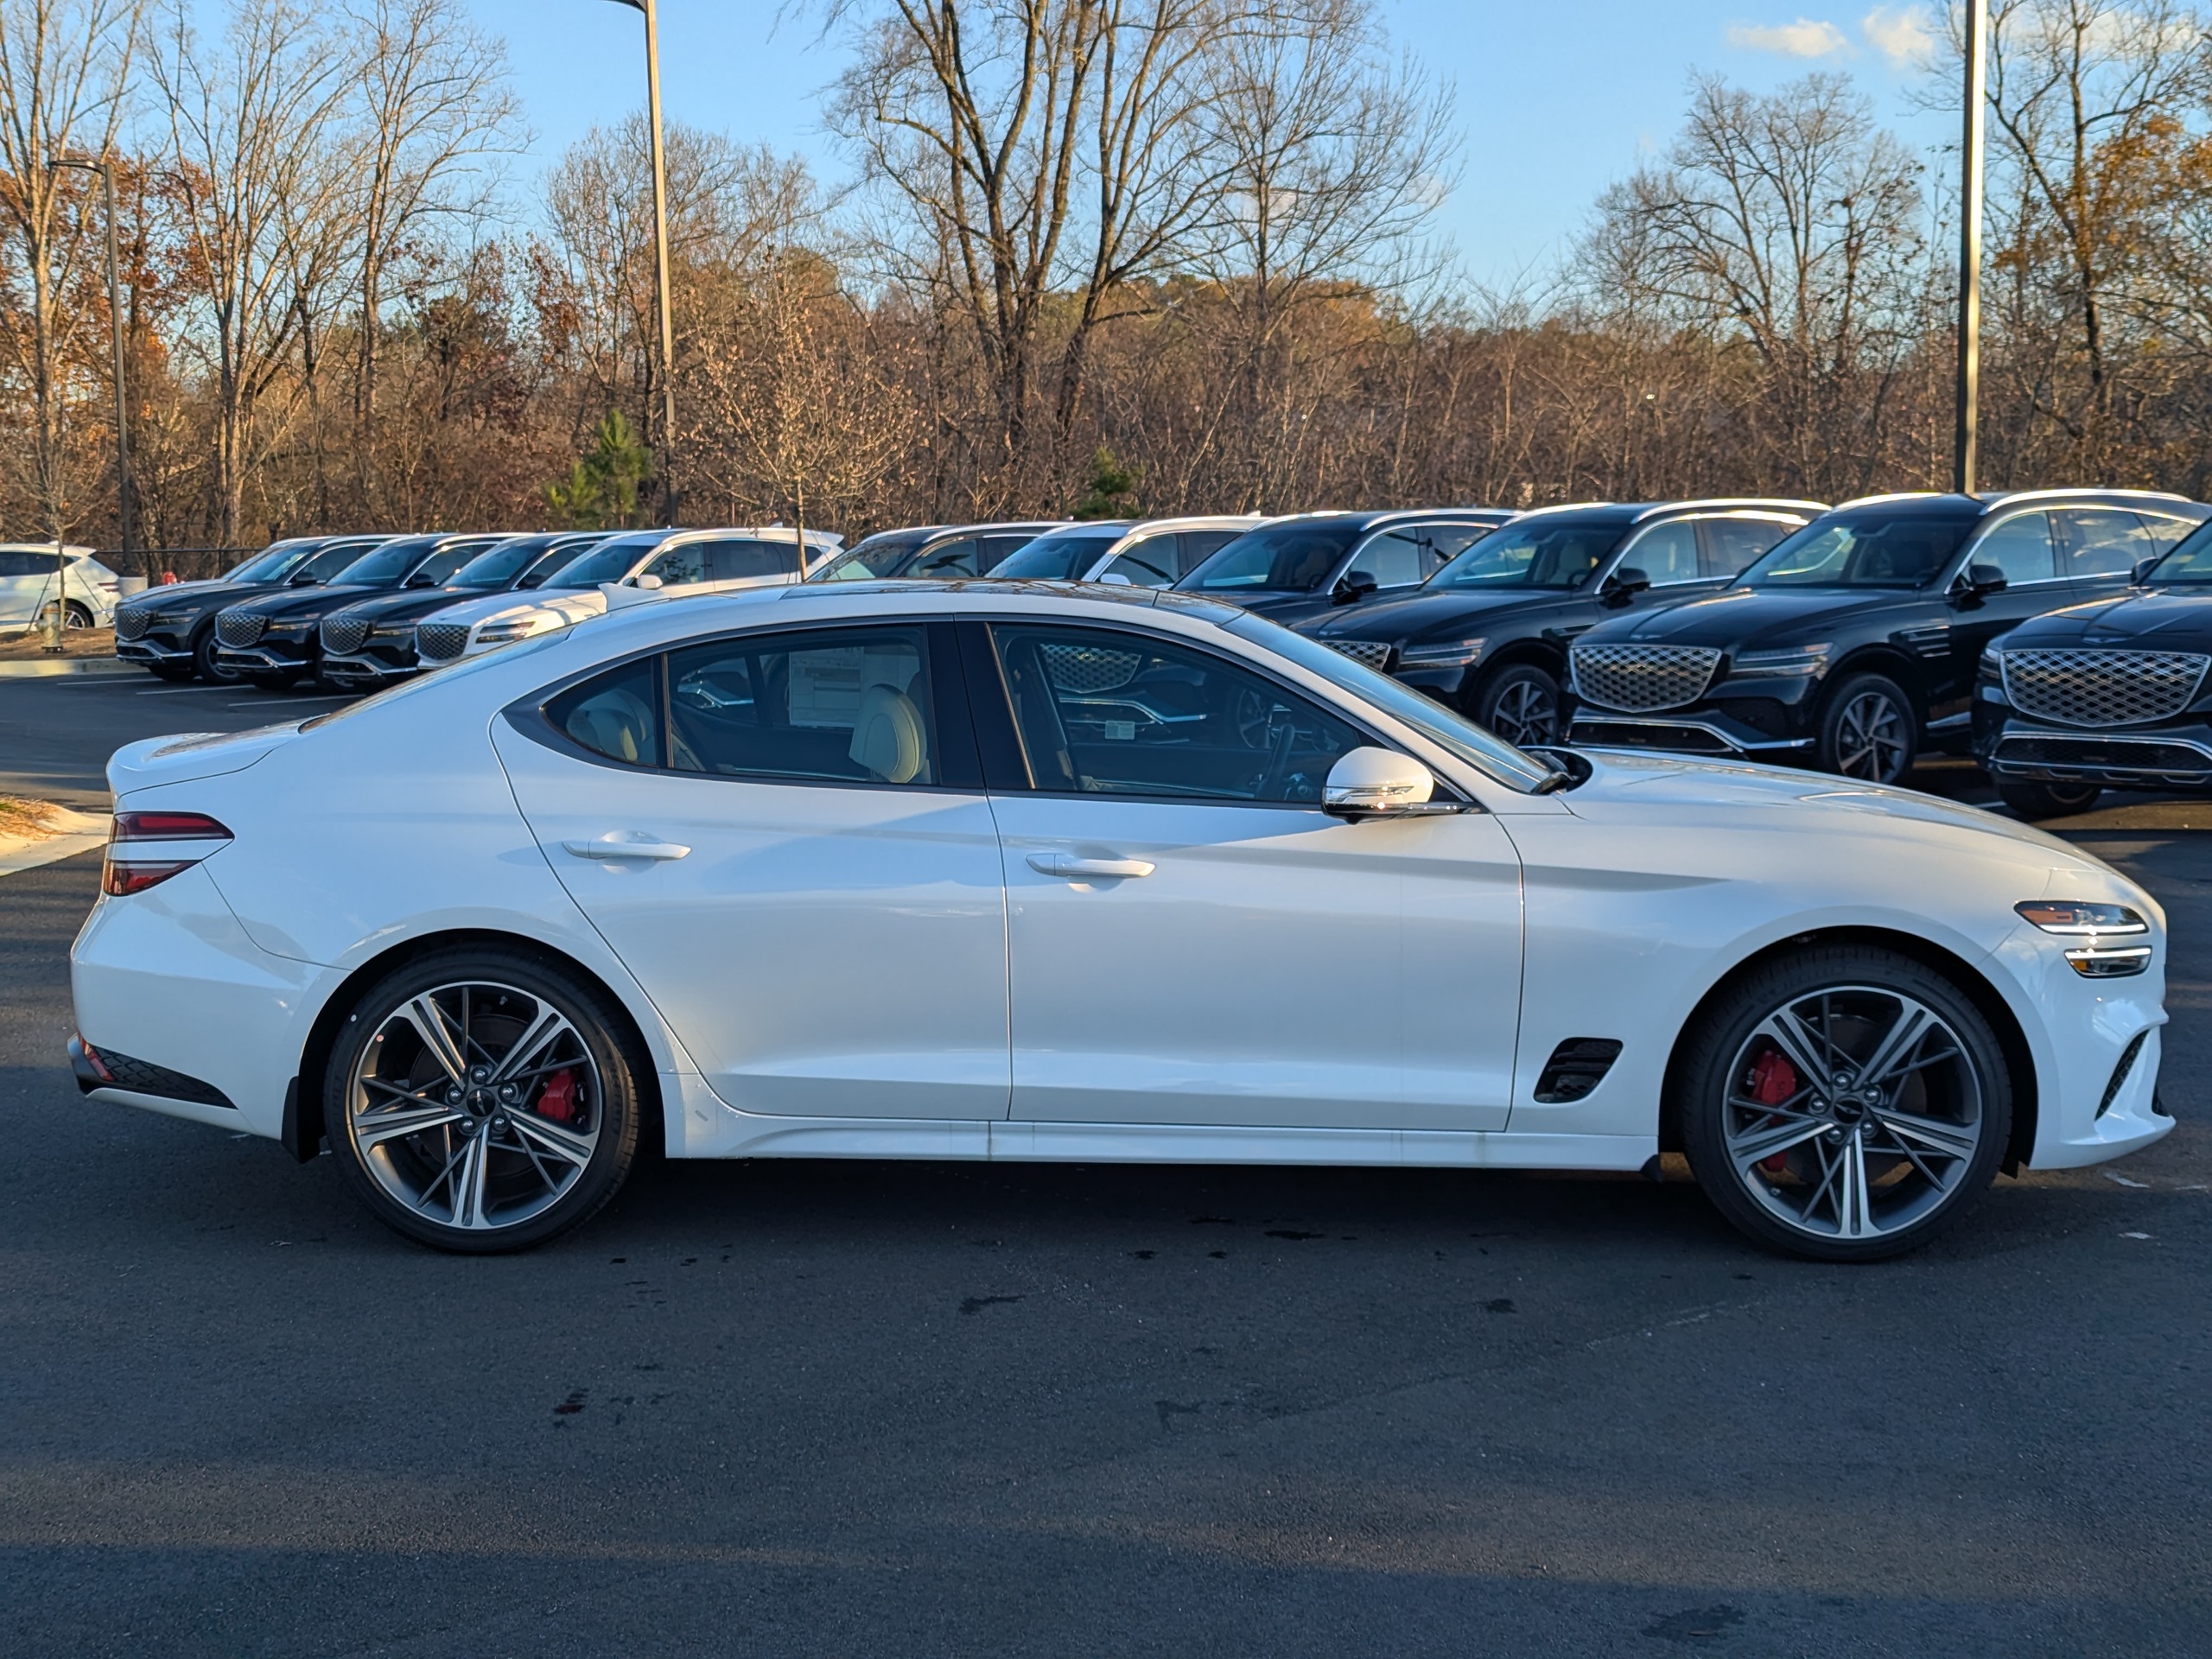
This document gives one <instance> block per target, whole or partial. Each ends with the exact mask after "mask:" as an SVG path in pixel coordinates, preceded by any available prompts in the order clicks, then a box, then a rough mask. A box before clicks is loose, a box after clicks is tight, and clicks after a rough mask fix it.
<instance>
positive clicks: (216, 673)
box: [192, 622, 239, 685]
mask: <svg viewBox="0 0 2212 1659" xmlns="http://www.w3.org/2000/svg"><path fill="white" fill-rule="evenodd" d="M192 671H193V672H194V673H195V674H197V675H198V676H199V677H200V678H201V679H203V680H205V681H207V683H208V684H210V685H236V684H237V683H238V678H239V675H238V670H236V669H235V668H232V667H229V666H228V665H226V664H222V663H219V662H217V661H216V660H215V625H214V624H213V622H210V623H209V624H208V625H207V626H206V627H204V628H202V629H200V632H199V633H198V634H197V635H196V636H194V639H193V641H192Z"/></svg>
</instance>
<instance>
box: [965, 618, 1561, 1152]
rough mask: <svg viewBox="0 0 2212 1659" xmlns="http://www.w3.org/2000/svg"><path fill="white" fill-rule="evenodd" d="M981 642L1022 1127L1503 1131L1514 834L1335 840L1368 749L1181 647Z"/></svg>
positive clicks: (1003, 632) (1516, 943) (970, 646)
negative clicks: (1341, 810) (1342, 774)
mask: <svg viewBox="0 0 2212 1659" xmlns="http://www.w3.org/2000/svg"><path fill="white" fill-rule="evenodd" d="M963 626H965V627H967V628H968V629H969V632H968V635H967V638H966V639H965V641H964V643H965V645H966V646H967V650H968V658H967V660H968V663H969V684H970V686H971V688H974V689H975V690H976V696H977V718H978V721H979V734H982V736H983V739H984V751H985V754H986V756H987V759H988V760H989V762H990V764H991V766H992V767H993V772H992V777H993V783H994V789H993V794H992V803H993V806H994V809H995V811H996V813H997V815H998V821H999V829H1000V833H1001V836H1002V838H1003V842H1004V846H1005V854H1006V857H1005V862H1006V871H1007V959H1008V963H1009V969H1010V976H1011V981H1012V1019H1013V1045H1014V1107H1013V1116H1014V1119H1015V1120H1016V1121H1017V1122H1022V1121H1027V1122H1095V1123H1156V1124H1183V1125H1192V1126H1220V1127H1236V1128H1352V1129H1495V1128H1501V1127H1503V1124H1504V1122H1505V1116H1506V1109H1507V1106H1508V1104H1509V1096H1510V1084H1511V1073H1512V1062H1513V1045H1514V1038H1515V1033H1516V1027H1517V1026H1518V1022H1519V1015H1520V1006H1519V1005H1520V963H1521V870H1520V862H1519V860H1518V858H1517V857H1516V855H1515V853H1514V851H1513V848H1512V845H1511V843H1510V841H1509V840H1508V839H1507V837H1506V836H1505V835H1504V833H1503V830H1502V829H1500V828H1499V826H1498V823H1497V820H1496V819H1495V818H1492V817H1489V816H1488V815H1486V814H1484V813H1481V812H1478V811H1471V812H1468V813H1464V814H1459V815H1455V816H1451V817H1423V818H1417V819H1407V820H1402V821H1400V822H1396V823H1389V822H1376V823H1345V822H1343V821H1341V820H1339V819H1337V818H1334V817H1330V816H1328V815H1327V814H1325V813H1324V812H1323V811H1321V810H1320V791H1321V785H1322V782H1323V780H1324V779H1325V777H1326V775H1327V773H1328V770H1329V767H1330V766H1331V765H1332V764H1333V763H1334V761H1335V760H1336V759H1337V758H1338V756H1339V755H1340V754H1342V753H1344V752H1345V751H1346V750H1348V749H1351V748H1354V747H1359V746H1361V745H1363V744H1365V743H1369V742H1371V741H1374V739H1373V738H1371V737H1370V735H1369V734H1366V733H1364V732H1363V731H1361V730H1360V729H1358V728H1357V727H1356V726H1355V725H1353V724H1352V723H1351V721H1347V720H1345V719H1344V718H1342V717H1340V716H1339V715H1336V714H1334V713H1332V712H1331V711H1330V710H1328V709H1325V708H1323V707H1321V706H1319V704H1317V703H1314V702H1311V701H1309V700H1308V699H1307V698H1306V697H1305V696H1303V695H1301V694H1300V693H1298V692H1296V691H1294V690H1290V689H1288V688H1287V687H1286V686H1284V685H1283V684H1281V683H1278V682H1277V681H1275V680H1274V679H1273V678H1272V677H1269V676H1268V675H1267V674H1265V673H1263V672H1262V671H1260V670H1259V669H1257V668H1255V667H1253V666H1251V665H1249V664H1243V663H1239V662H1236V661H1235V660H1233V659H1231V658H1227V657H1225V656H1223V655H1218V654H1216V653H1215V652H1211V651H1209V650H1204V649H1201V648H1199V647H1198V646H1197V645H1192V644H1190V643H1188V642H1185V641H1183V640H1179V639H1171V638H1164V637H1161V636H1160V635H1157V634H1153V633H1148V632H1139V631H1136V630H1133V629H1128V630H1125V629H1121V628H1115V627H1107V626H1090V625H1083V626H1077V625H1075V624H1071V623H1070V624H1062V623H1043V622H1040V623H1035V624H1030V623H1016V622H1004V623H1001V622H994V623H992V624H990V625H989V626H988V630H986V628H985V626H984V625H982V624H980V623H978V624H972V625H963Z"/></svg>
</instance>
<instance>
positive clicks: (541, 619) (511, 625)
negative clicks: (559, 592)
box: [476, 616, 556, 645]
mask: <svg viewBox="0 0 2212 1659" xmlns="http://www.w3.org/2000/svg"><path fill="white" fill-rule="evenodd" d="M552 626H556V624H555V622H554V620H553V619H552V618H551V617H550V616H518V617H514V618H512V619H510V620H507V621H505V622H486V624H485V625H484V626H482V627H480V628H479V629H477V631H476V643H477V644H478V645H505V644H507V643H508V642H509V641H510V640H514V639H529V638H530V636H531V634H533V633H537V632H541V631H543V630H544V629H546V628H550V627H552Z"/></svg>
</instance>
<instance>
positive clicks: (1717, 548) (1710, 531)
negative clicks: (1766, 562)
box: [1697, 518, 1804, 579]
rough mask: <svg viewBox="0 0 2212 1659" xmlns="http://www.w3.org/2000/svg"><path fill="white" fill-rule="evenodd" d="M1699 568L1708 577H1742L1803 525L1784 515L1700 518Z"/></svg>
mask: <svg viewBox="0 0 2212 1659" xmlns="http://www.w3.org/2000/svg"><path fill="white" fill-rule="evenodd" d="M1697 528H1698V538H1699V541H1700V543H1701V546H1700V550H1699V568H1700V569H1702V570H1703V571H1704V572H1705V575H1707V578H1708V579H1713V578H1726V577H1730V576H1739V575H1743V574H1744V572H1745V571H1746V570H1748V569H1751V566H1752V565H1754V564H1756V563H1758V561H1759V560H1760V559H1762V558H1764V557H1765V556H1766V555H1767V553H1768V551H1769V550H1771V549H1772V548H1774V547H1775V546H1777V544H1778V543H1780V542H1781V541H1782V539H1783V537H1786V536H1794V535H1796V533H1797V532H1798V531H1801V530H1802V529H1803V528H1804V525H1803V524H1800V523H1797V522H1796V521H1793V520H1787V519H1780V518H1700V519H1699V520H1698V526H1697Z"/></svg>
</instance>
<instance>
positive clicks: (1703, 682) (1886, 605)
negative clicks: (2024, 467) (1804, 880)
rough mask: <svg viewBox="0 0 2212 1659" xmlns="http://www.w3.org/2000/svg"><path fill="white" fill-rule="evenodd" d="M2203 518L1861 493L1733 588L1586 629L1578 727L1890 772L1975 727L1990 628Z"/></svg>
mask: <svg viewBox="0 0 2212 1659" xmlns="http://www.w3.org/2000/svg"><path fill="white" fill-rule="evenodd" d="M2208 514H2212V507H2208V506H2205V505H2201V504H2199V503H2196V502H2192V501H2190V500H2187V499H2184V498H2183V497H2181V496H2175V495H2161V494H2156V493H2152V492H2149V491H2135V490H2029V491H2021V492H2017V493H2011V494H2005V495H1935V494H1928V493H1915V494H1910V495H1888V496H1872V497H1869V498H1868V499H1865V500H1863V501H1851V502H1847V503H1845V504H1844V505H1842V506H1840V507H1838V508H1837V509H1836V510H1835V511H1834V512H1831V513H1829V514H1827V516H1826V517H1825V518H1819V519H1816V520H1815V522H1814V523H1812V524H1808V526H1806V528H1805V529H1803V530H1802V531H1799V532H1798V533H1797V534H1796V535H1795V536H1793V537H1790V538H1789V540H1788V541H1786V542H1784V543H1782V544H1781V545H1780V546H1779V547H1777V548H1776V549H1775V550H1774V551H1772V552H1771V553H1770V554H1768V555H1767V556H1766V557H1764V559H1762V560H1760V561H1759V562H1758V563H1757V564H1756V565H1754V566H1752V567H1751V569H1749V570H1747V571H1746V572H1745V573H1744V575H1743V577H1742V579H1741V580H1739V581H1738V582H1735V583H1734V584H1732V586H1730V587H1728V588H1725V589H1723V590H1722V591H1721V592H1719V593H1717V594H1709V595H1707V597H1705V598H1702V599H1694V600H1691V601H1688V602H1687V603H1685V604H1681V605H1673V606H1669V607H1665V608H1663V609H1660V610H1656V611H1649V612H1646V613H1643V615H1640V616H1632V617H1624V618H1622V619H1621V620H1619V621H1618V622H1609V623H1607V624H1605V626H1602V627H1599V628H1593V629H1592V630H1591V631H1590V632H1589V633H1588V634H1586V635H1585V636H1584V637H1583V638H1582V639H1579V640H1577V641H1576V642H1575V645H1574V651H1573V683H1572V684H1571V685H1570V687H1569V688H1568V690H1569V693H1570V696H1571V699H1572V702H1571V708H1570V714H1571V725H1570V730H1569V741H1571V742H1573V743H1577V744H1590V745H1611V746H1615V747H1620V746H1624V745H1627V746H1636V747H1649V748H1661V749H1675V750H1679V751H1682V752H1684V753H1692V754H1723V755H1760V756H1770V757H1774V758H1777V759H1780V758H1797V759H1805V760H1811V761H1812V762H1814V763H1815V765H1817V766H1821V767H1822V768H1824V769H1825V770H1827V771H1829V772H1841V773H1843V774H1844V775H1845V776H1847V777H1851V778H1863V779H1869V780H1871V781H1873V782H1877V783H1894V782H1896V781H1897V779H1901V778H1903V777H1904V775H1905V773H1906V772H1909V771H1910V770H1911V768H1912V763H1913V760H1914V759H1915V758H1916V755H1917V754H1918V753H1919V751H1920V748H1921V746H1922V744H1923V741H1927V740H1928V739H1929V738H1931V737H1936V738H1942V739H1944V740H1946V741H1948V740H1949V739H1950V738H1951V737H1952V736H1953V735H1954V734H1955V735H1956V737H1957V738H1958V739H1959V740H1961V741H1963V740H1964V739H1965V737H1966V735H1967V694H1968V693H1969V692H1971V691H1972V690H1974V665H1975V663H1976V662H1977V660H1978V659H1979V658H1980V656H1981V652H1982V648H1983V647H1984V646H1985V645H1987V644H1988V643H1989V642H1990V641H1991V640H1992V639H1994V638H1995V637H1996V636H1997V635H1999V634H2000V633H2003V632H2006V631H2007V630H2009V629H2011V628H2013V627H2017V626H2018V625H2019V624H2020V623H2022V622H2024V621H2025V620H2027V619H2028V618H2030V617H2031V616H2039V615H2041V614H2042V613H2044V612H2045V611H2050V610H2056V608H2058V607H2060V606H2062V605H2067V604H2070V603H2072V602H2074V601H2078V600H2083V599H2095V598H2101V597H2102V596H2104V595H2106V594H2112V593H2116V592H2118V591H2120V589H2122V588H2125V587H2126V584H2127V575H2128V572H2129V570H2130V569H2133V567H2134V566H2135V565H2136V564H2137V563H2139V561H2141V560H2142V559H2144V558H2145V557H2147V556H2152V555H2156V554H2159V553H2163V552H2164V551H2165V550H2167V549H2169V548H2171V547H2172V546H2173V545H2174V543H2177V542H2178V541H2180V540H2181V539H2182V537H2183V536H2185V535H2187V534H2188V533H2189V532H2190V531H2191V530H2193V529H2194V528H2195V527H2196V524H2197V523H2198V522H2199V521H2200V520H2202V518H2205V517H2206V516H2207V515H2208Z"/></svg>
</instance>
